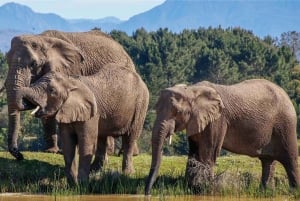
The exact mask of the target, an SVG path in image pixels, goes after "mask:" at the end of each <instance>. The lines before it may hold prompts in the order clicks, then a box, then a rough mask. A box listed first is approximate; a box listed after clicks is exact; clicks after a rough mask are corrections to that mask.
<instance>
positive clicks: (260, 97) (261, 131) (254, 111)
mask: <svg viewBox="0 0 300 201" xmlns="http://www.w3.org/2000/svg"><path fill="white" fill-rule="evenodd" d="M156 112H157V116H156V120H155V123H154V126H153V130H152V162H151V168H150V171H149V175H148V178H147V181H146V187H145V194H146V195H148V194H150V193H151V188H152V186H153V184H154V182H155V180H156V178H157V175H158V171H159V167H160V164H161V158H162V146H163V142H164V140H165V139H167V138H169V137H172V135H173V134H174V132H176V131H182V130H184V129H185V130H186V134H187V137H188V144H189V152H188V163H187V169H186V178H187V182H188V184H189V186H190V187H193V182H192V181H191V180H192V178H191V177H189V176H190V175H188V168H189V162H191V161H193V160H194V161H197V162H198V163H199V164H202V167H204V168H205V170H206V173H207V172H208V175H203V178H212V177H211V176H213V167H214V165H215V163H216V158H217V157H218V156H219V154H220V150H221V148H224V149H225V150H228V151H230V152H233V153H237V154H243V155H248V156H250V157H258V158H259V159H260V161H261V165H262V176H261V187H263V188H265V187H267V184H268V181H269V180H270V179H271V178H272V174H273V172H274V161H275V160H276V161H279V162H280V163H281V164H282V165H283V166H284V168H285V170H286V173H287V175H288V179H289V184H290V186H291V187H292V188H293V187H297V186H299V172H298V163H297V160H298V148H297V133H296V124H297V117H296V112H295V109H294V107H293V104H292V102H291V100H290V98H289V97H288V95H287V94H286V92H285V91H284V90H283V89H282V88H280V87H279V86H277V85H276V84H274V83H272V82H270V81H267V80H265V79H250V80H245V81H243V82H240V83H237V84H233V85H221V84H214V83H211V82H208V81H202V82H198V83H195V84H192V85H183V84H179V85H175V86H173V87H169V88H166V89H164V90H162V91H161V93H160V96H159V99H158V102H157V104H156ZM194 164H195V163H194ZM203 172H204V171H203ZM200 176H201V175H200Z"/></svg>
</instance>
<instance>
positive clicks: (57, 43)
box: [47, 38, 84, 71]
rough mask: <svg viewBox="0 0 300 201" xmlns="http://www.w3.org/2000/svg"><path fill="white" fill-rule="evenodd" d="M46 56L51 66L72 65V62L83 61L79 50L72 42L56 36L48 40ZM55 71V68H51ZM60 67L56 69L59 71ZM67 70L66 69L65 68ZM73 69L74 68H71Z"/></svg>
mask: <svg viewBox="0 0 300 201" xmlns="http://www.w3.org/2000/svg"><path fill="white" fill-rule="evenodd" d="M48 43H49V44H48V49H47V57H48V58H49V60H50V61H49V63H50V65H51V67H53V68H57V67H58V68H61V67H67V68H69V67H72V66H73V65H74V64H75V65H76V64H79V63H81V62H83V60H84V57H83V55H82V54H81V51H80V50H79V49H78V48H77V47H76V46H74V45H73V44H72V43H69V42H66V41H63V40H61V39H57V38H51V39H49V40H48ZM51 70H53V71H57V70H56V69H51ZM59 70H60V69H58V71H59ZM66 70H68V69H66ZM73 70H74V69H73Z"/></svg>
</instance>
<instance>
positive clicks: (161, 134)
mask: <svg viewBox="0 0 300 201" xmlns="http://www.w3.org/2000/svg"><path fill="white" fill-rule="evenodd" d="M171 121H172V122H171V123H170V122H168V123H167V121H164V120H156V121H155V124H154V127H153V132H152V161H151V168H150V172H149V176H148V178H147V181H146V187H145V195H149V194H150V191H151V188H152V186H153V184H154V182H155V180H156V178H157V175H158V171H159V168H160V164H161V158H162V149H163V143H164V141H165V139H166V137H167V136H168V134H171V133H173V132H174V128H175V126H174V125H175V121H174V120H171Z"/></svg>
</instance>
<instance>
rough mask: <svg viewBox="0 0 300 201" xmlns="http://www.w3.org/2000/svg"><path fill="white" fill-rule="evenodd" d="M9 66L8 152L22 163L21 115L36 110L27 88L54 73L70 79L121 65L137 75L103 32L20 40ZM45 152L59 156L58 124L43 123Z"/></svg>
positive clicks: (52, 33)
mask: <svg viewBox="0 0 300 201" xmlns="http://www.w3.org/2000/svg"><path fill="white" fill-rule="evenodd" d="M6 58H7V62H8V65H9V69H8V75H7V78H6V81H5V88H6V92H7V102H8V116H9V117H8V120H9V126H8V139H7V141H8V150H9V152H10V153H11V154H12V155H13V156H14V157H15V158H16V159H18V160H22V159H23V158H24V157H23V155H22V153H21V152H20V151H19V148H18V135H19V130H20V111H23V110H30V109H33V108H34V107H35V106H34V105H32V103H31V102H30V101H28V100H27V99H26V98H24V94H23V93H22V91H23V90H22V88H23V87H29V86H30V84H32V83H34V82H35V81H36V80H38V79H39V78H41V77H42V76H43V75H44V74H46V73H47V72H50V71H55V72H59V73H62V74H66V75H83V76H86V75H93V74H95V73H96V72H97V71H98V70H99V69H100V68H102V67H103V66H104V65H105V64H108V63H117V64H120V65H122V66H123V67H126V68H128V69H131V70H132V71H133V72H135V66H134V64H133V62H132V60H131V58H130V57H129V55H128V54H127V53H126V51H125V50H124V49H123V47H122V46H121V45H120V44H119V43H118V42H116V41H115V40H113V39H112V38H111V37H110V36H108V35H107V34H105V33H102V32H101V31H96V30H95V31H89V32H60V31H55V30H49V31H45V32H43V33H41V34H37V35H21V36H16V37H14V38H13V39H12V41H11V48H10V50H9V51H8V52H7V54H6ZM42 123H43V128H44V138H45V150H46V151H48V152H54V153H55V152H57V151H58V150H59V148H58V146H57V135H56V123H55V120H54V119H53V118H52V119H51V118H49V119H42Z"/></svg>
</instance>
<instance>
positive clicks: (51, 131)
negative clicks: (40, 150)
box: [42, 118, 59, 153]
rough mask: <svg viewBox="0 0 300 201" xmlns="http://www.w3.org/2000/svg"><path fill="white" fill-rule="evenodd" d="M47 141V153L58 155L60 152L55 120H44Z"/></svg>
mask: <svg viewBox="0 0 300 201" xmlns="http://www.w3.org/2000/svg"><path fill="white" fill-rule="evenodd" d="M42 123H43V128H44V139H45V152H50V153H57V152H58V151H59V147H58V143H57V141H58V139H57V133H56V121H55V119H54V118H47V119H45V118H42Z"/></svg>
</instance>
